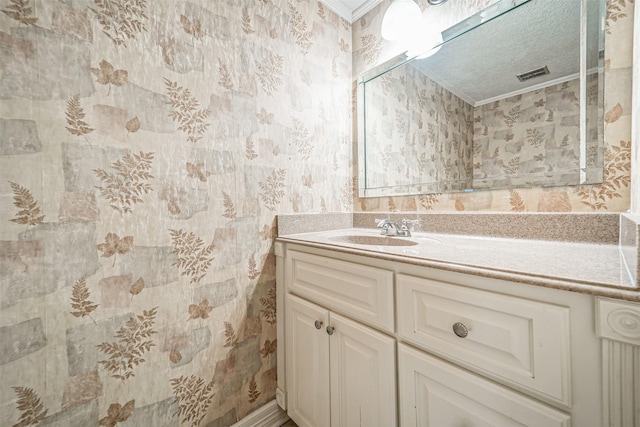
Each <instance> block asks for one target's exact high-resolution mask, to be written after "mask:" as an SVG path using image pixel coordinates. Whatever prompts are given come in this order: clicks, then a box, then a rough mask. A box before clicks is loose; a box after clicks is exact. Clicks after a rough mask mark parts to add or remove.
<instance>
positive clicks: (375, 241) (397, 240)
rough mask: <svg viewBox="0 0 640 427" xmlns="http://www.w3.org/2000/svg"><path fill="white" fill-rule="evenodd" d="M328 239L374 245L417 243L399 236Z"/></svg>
mask: <svg viewBox="0 0 640 427" xmlns="http://www.w3.org/2000/svg"><path fill="white" fill-rule="evenodd" d="M330 240H333V241H335V242H343V243H353V244H356V245H374V246H415V245H417V244H418V243H417V242H414V241H412V240H407V239H403V238H401V237H387V236H336V237H331V238H330Z"/></svg>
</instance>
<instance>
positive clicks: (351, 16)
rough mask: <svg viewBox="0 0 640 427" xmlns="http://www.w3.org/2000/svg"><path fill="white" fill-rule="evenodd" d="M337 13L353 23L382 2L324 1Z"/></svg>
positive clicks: (365, 0)
mask: <svg viewBox="0 0 640 427" xmlns="http://www.w3.org/2000/svg"><path fill="white" fill-rule="evenodd" d="M322 2H323V3H324V4H326V5H327V7H328V8H329V9H331V10H333V11H334V12H335V13H337V14H338V15H340V16H341V17H343V18H344V19H346V20H347V21H349V22H351V23H353V22H355V21H357V20H358V19H360V18H361V17H362V16H363V15H364V14H365V13H367V12H369V11H370V10H371V9H373V8H374V7H376V6H377V5H378V4H379V3H381V2H382V0H322Z"/></svg>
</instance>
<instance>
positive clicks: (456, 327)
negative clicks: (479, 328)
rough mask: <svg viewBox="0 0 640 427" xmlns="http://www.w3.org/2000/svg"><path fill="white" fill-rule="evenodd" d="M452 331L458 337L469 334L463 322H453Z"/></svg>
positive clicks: (464, 336)
mask: <svg viewBox="0 0 640 427" xmlns="http://www.w3.org/2000/svg"><path fill="white" fill-rule="evenodd" d="M453 333H454V334H456V335H457V336H459V337H460V338H466V337H467V335H469V329H468V328H467V327H466V326H465V325H464V323H460V322H456V323H454V324H453Z"/></svg>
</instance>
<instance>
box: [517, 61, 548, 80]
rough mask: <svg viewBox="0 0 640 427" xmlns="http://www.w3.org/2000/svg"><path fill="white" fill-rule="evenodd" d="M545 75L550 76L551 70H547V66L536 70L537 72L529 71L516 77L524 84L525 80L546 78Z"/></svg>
mask: <svg viewBox="0 0 640 427" xmlns="http://www.w3.org/2000/svg"><path fill="white" fill-rule="evenodd" d="M545 74H549V68H547V66H546V65H545V66H544V67H540V68H536V69H535V70H531V71H527V72H526V73H522V74H518V75H517V76H516V77H517V78H518V80H520V81H521V82H524V81H525V80H531V79H532V78H534V77H538V76H544V75H545Z"/></svg>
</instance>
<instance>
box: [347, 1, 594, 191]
mask: <svg viewBox="0 0 640 427" xmlns="http://www.w3.org/2000/svg"><path fill="white" fill-rule="evenodd" d="M604 2H605V0H563V1H548V0H501V1H498V2H497V3H494V4H493V5H491V6H489V7H488V8H486V9H485V10H483V11H481V12H479V13H477V14H475V15H473V16H471V17H469V18H468V19H466V20H464V21H462V22H460V23H458V24H456V25H455V26H453V27H451V28H449V29H447V30H445V31H443V32H442V39H443V40H444V41H443V43H442V44H440V45H437V46H428V49H425V50H424V51H423V52H422V53H421V54H419V55H415V56H413V57H409V54H408V53H406V52H405V53H403V54H401V55H399V56H398V57H396V58H394V59H392V60H391V61H388V62H387V63H385V64H383V65H381V66H379V67H377V68H375V69H374V70H371V71H369V72H367V73H365V75H363V76H362V77H361V78H360V79H359V81H358V172H359V175H358V181H359V193H360V197H381V196H391V195H411V194H428V193H444V192H455V191H476V190H491V189H505V188H516V187H545V186H566V185H578V184H587V183H598V182H602V178H603V151H604V148H603V145H604V144H603V133H604V130H603V126H604V122H603V104H604V102H603V87H604V82H603V77H604V65H603V62H604V13H605V4H604Z"/></svg>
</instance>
